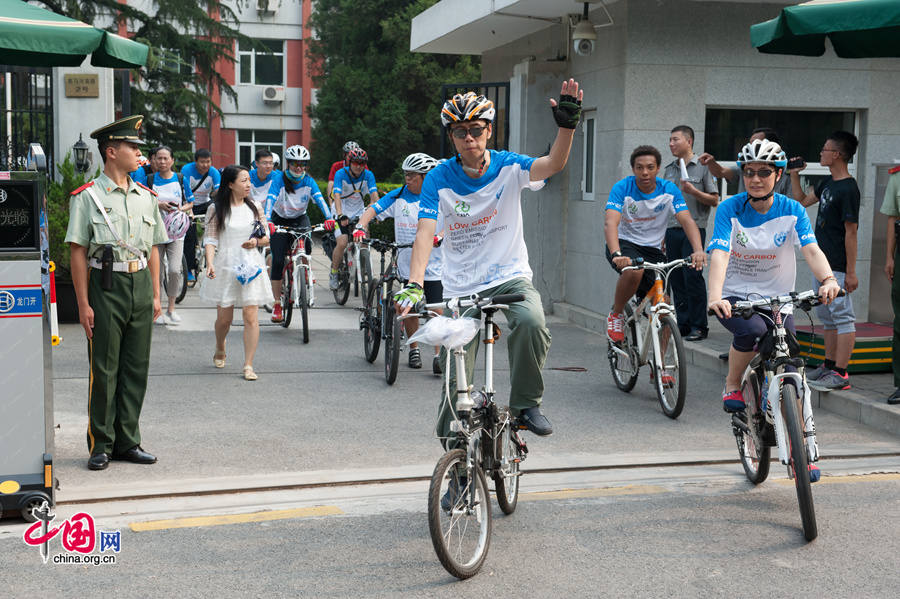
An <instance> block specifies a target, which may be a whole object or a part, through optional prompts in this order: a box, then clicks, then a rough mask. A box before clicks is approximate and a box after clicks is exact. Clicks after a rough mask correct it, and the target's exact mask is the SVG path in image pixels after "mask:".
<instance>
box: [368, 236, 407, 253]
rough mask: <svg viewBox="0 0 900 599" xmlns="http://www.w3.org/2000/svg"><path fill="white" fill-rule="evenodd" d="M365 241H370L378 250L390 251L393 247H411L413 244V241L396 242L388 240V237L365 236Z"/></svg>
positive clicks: (395, 248)
mask: <svg viewBox="0 0 900 599" xmlns="http://www.w3.org/2000/svg"><path fill="white" fill-rule="evenodd" d="M362 241H363V243H368V244H369V246H371V247H372V249H374V250H375V251H376V252H381V253H384V252H388V251H390V250H392V249H394V250H402V249H405V248H411V247H412V246H413V244H411V243H395V242H393V241H387V240H386V239H376V238H363V240H362Z"/></svg>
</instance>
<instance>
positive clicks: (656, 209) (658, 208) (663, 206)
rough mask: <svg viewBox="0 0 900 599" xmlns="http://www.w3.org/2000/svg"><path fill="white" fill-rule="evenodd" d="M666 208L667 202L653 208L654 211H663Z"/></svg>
mask: <svg viewBox="0 0 900 599" xmlns="http://www.w3.org/2000/svg"><path fill="white" fill-rule="evenodd" d="M665 209H666V205H665V204H659V205H658V206H656V208H654V209H653V212H662V211H663V210H665Z"/></svg>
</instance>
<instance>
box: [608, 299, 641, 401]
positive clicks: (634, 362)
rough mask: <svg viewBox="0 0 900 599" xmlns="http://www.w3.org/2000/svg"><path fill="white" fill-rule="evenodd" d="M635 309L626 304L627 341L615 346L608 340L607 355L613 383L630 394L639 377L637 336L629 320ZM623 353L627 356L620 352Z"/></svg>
mask: <svg viewBox="0 0 900 599" xmlns="http://www.w3.org/2000/svg"><path fill="white" fill-rule="evenodd" d="M632 312H633V309H632V307H631V304H630V303H628V304H625V323H626V324H625V340H624V341H623V342H622V343H618V344H614V343H613V342H612V341H609V340H607V341H606V343H607V348H606V354H607V357H608V358H609V367H610V369H611V370H612V375H613V381H614V382H615V383H616V387H618V388H619V389H621V390H622V391H624V392H626V393H628V392H629V391H631V390H632V389H634V384H635V383H636V382H637V377H638V368H639V366H640V365H639V364H638V355H637V335H636V333H635V330H634V324H633V323H632V322H631V321H630V320H629V318H630V317H631V314H632ZM620 351H621V352H623V353H624V354H625V355H623V354H622V353H619V352H620Z"/></svg>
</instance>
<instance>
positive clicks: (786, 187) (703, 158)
mask: <svg viewBox="0 0 900 599" xmlns="http://www.w3.org/2000/svg"><path fill="white" fill-rule="evenodd" d="M757 139H768V140H769V141H774V142H775V143H777V144H778V145H779V146H781V147H782V149H783V148H784V144H783V143H781V137H779V136H778V133H777V132H776V131H775V129H772V128H770V127H759V128H758V129H754V130H753V132H752V133H751V134H750V141H756V140H757ZM698 160H699V161H700V164H702V165H704V166H706V167H707V168H708V169H709V172H711V173H712V174H713V176H714V177H718V178H719V179H727V180H728V181H731V182H732V183H733V182H734V181H735V180H737V183H738V190H737V192H738V193H742V192H744V191H747V190H746V189H744V178H743V177H742V176H741V169H740V168H738V166H737V165H735V166H732V167H730V168H725V167H724V166H722V165H721V164H719V163H718V162H716V159H715V158H714V157H713V155H712V154H709V153H707V152H704V153H702V154H700V158H699V159H698ZM772 191H774V192H775V193H780V194H782V195H786V196H787V197H792V196H791V193H792V190H791V178H790V177H785V176H782V177H781V178H780V179H778V181H776V182H775V189H773V190H772Z"/></svg>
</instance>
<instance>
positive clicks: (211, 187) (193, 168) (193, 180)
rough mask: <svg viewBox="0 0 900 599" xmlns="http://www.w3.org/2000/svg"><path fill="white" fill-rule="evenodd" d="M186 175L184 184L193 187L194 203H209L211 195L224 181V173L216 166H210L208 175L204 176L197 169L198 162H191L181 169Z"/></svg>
mask: <svg viewBox="0 0 900 599" xmlns="http://www.w3.org/2000/svg"><path fill="white" fill-rule="evenodd" d="M181 176H182V177H184V186H185V187H189V188H190V189H191V193H193V194H194V205H195V206H202V205H204V204H207V203H209V200H210V197H209V196H210V195H211V194H212V193H214V192H215V191H216V190H217V189H219V184H220V183H221V182H222V173H220V172H219V169H217V168H216V167H214V166H211V167H209V172H208V173H207V176H206V177H204V176H203V175H201V174H200V171H199V170H198V169H197V163H196V162H189V163H187V164H185V165H184V167H183V168H182V169H181Z"/></svg>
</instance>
